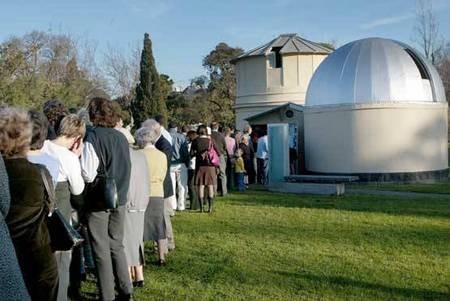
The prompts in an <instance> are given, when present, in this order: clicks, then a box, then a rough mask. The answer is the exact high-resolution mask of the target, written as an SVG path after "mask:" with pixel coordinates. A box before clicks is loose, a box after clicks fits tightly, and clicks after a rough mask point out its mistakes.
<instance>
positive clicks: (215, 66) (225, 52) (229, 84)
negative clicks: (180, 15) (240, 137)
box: [203, 43, 244, 124]
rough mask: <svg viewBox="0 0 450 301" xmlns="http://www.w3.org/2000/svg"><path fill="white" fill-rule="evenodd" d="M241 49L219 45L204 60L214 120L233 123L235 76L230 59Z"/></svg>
mask: <svg viewBox="0 0 450 301" xmlns="http://www.w3.org/2000/svg"><path fill="white" fill-rule="evenodd" d="M243 52H244V50H243V49H242V48H239V47H236V48H233V47H230V46H228V45H227V44H226V43H219V44H218V45H217V46H216V47H215V48H214V50H212V51H211V52H210V53H209V54H208V55H207V56H206V57H205V58H204V59H203V66H204V67H205V68H206V70H207V71H208V74H209V85H208V94H209V95H208V101H209V103H210V106H211V108H210V110H211V116H213V117H214V119H216V120H218V121H220V122H223V123H227V124H232V123H234V119H235V113H234V103H235V100H236V75H235V67H234V65H233V64H231V62H230V61H231V59H233V58H234V57H236V56H238V55H240V54H242V53H243Z"/></svg>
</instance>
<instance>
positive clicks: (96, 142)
mask: <svg viewBox="0 0 450 301" xmlns="http://www.w3.org/2000/svg"><path fill="white" fill-rule="evenodd" d="M92 133H93V134H94V141H95V144H97V150H98V154H97V155H98V156H99V157H100V161H101V163H102V165H103V172H104V173H105V176H106V177H108V170H107V168H106V161H105V157H104V156H103V153H102V150H101V149H100V143H99V140H98V136H97V133H96V132H95V128H94V130H93V131H92Z"/></svg>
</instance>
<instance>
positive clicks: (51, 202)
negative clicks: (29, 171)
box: [39, 167, 56, 215]
mask: <svg viewBox="0 0 450 301" xmlns="http://www.w3.org/2000/svg"><path fill="white" fill-rule="evenodd" d="M39 171H40V173H41V177H42V181H43V182H44V187H45V191H46V192H47V198H48V201H47V206H48V210H49V214H50V215H51V214H52V213H53V211H54V210H55V204H56V195H55V190H54V188H53V183H52V184H50V182H49V181H48V177H47V175H46V174H45V172H44V169H43V167H40V168H39Z"/></svg>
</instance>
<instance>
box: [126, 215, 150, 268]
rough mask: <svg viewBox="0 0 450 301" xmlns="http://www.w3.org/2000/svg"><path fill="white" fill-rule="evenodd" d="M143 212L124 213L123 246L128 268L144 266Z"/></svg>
mask: <svg viewBox="0 0 450 301" xmlns="http://www.w3.org/2000/svg"><path fill="white" fill-rule="evenodd" d="M144 218H145V212H144V211H129V210H127V211H126V212H125V220H124V225H125V227H124V233H123V245H124V247H125V256H126V257H127V262H128V266H138V265H143V264H144V241H143V237H144Z"/></svg>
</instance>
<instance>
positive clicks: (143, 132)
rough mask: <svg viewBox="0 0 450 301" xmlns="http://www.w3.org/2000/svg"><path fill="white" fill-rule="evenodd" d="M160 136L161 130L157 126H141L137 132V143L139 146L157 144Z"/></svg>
mask: <svg viewBox="0 0 450 301" xmlns="http://www.w3.org/2000/svg"><path fill="white" fill-rule="evenodd" d="M159 136H160V131H159V128H157V127H141V128H140V129H138V130H137V131H136V134H135V138H136V143H137V145H138V146H139V148H144V147H146V146H147V145H155V143H156V141H158V138H159Z"/></svg>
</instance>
